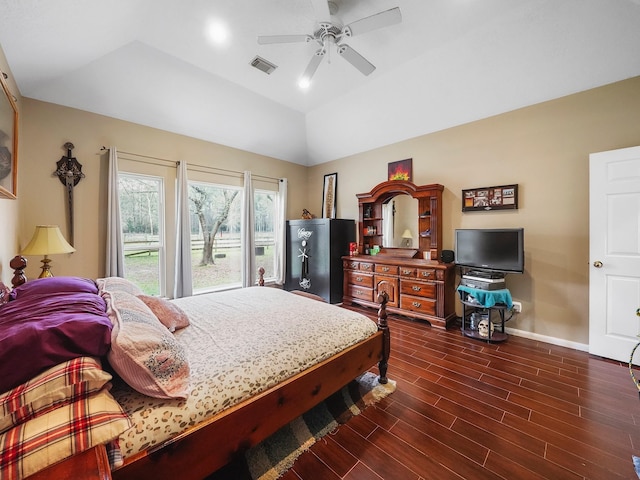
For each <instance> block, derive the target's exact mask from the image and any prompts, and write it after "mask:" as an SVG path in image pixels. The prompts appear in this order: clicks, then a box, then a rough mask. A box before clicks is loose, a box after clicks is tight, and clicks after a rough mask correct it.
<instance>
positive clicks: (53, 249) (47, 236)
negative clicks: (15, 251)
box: [20, 225, 76, 255]
mask: <svg viewBox="0 0 640 480" xmlns="http://www.w3.org/2000/svg"><path fill="white" fill-rule="evenodd" d="M75 251H76V249H75V248H73V247H72V246H71V245H69V243H67V241H66V240H65V239H64V237H63V236H62V233H61V232H60V229H59V228H58V226H57V225H38V226H36V231H35V233H34V234H33V237H32V238H31V241H30V242H29V243H28V244H27V246H26V247H24V248H23V249H22V252H20V253H21V254H22V255H54V254H57V253H71V252H75Z"/></svg>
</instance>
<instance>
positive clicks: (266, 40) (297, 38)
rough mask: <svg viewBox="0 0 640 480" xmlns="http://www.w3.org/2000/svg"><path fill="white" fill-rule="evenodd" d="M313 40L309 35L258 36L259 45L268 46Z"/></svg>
mask: <svg viewBox="0 0 640 480" xmlns="http://www.w3.org/2000/svg"><path fill="white" fill-rule="evenodd" d="M310 40H313V37H312V36H310V35H260V36H258V44H259V45H269V44H272V43H298V42H308V41H310Z"/></svg>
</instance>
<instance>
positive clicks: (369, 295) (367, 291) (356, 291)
mask: <svg viewBox="0 0 640 480" xmlns="http://www.w3.org/2000/svg"><path fill="white" fill-rule="evenodd" d="M348 296H349V297H352V298H359V299H360V300H366V301H367V302H373V288H367V287H361V286H359V285H349V291H348Z"/></svg>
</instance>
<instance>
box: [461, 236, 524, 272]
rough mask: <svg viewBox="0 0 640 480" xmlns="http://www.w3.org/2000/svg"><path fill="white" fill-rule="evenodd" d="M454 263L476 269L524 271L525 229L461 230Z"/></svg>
mask: <svg viewBox="0 0 640 480" xmlns="http://www.w3.org/2000/svg"><path fill="white" fill-rule="evenodd" d="M454 261H455V263H456V264H457V265H459V266H461V267H467V268H469V269H473V270H480V271H494V272H505V273H523V272H524V228H494V229H458V230H456V235H455V260H454Z"/></svg>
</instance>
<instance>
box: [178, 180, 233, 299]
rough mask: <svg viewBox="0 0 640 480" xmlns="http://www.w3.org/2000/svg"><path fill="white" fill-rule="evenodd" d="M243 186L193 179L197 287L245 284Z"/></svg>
mask: <svg viewBox="0 0 640 480" xmlns="http://www.w3.org/2000/svg"><path fill="white" fill-rule="evenodd" d="M240 192H241V189H240V188H238V187H229V186H222V185H214V184H210V183H200V182H189V210H190V213H191V262H192V263H191V267H192V268H191V274H192V280H193V291H194V292H199V291H200V292H202V291H205V290H211V289H215V288H224V287H237V286H240V285H242V270H241V256H240V254H241V249H240V218H241V216H240V208H241V203H242V195H241V194H240Z"/></svg>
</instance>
